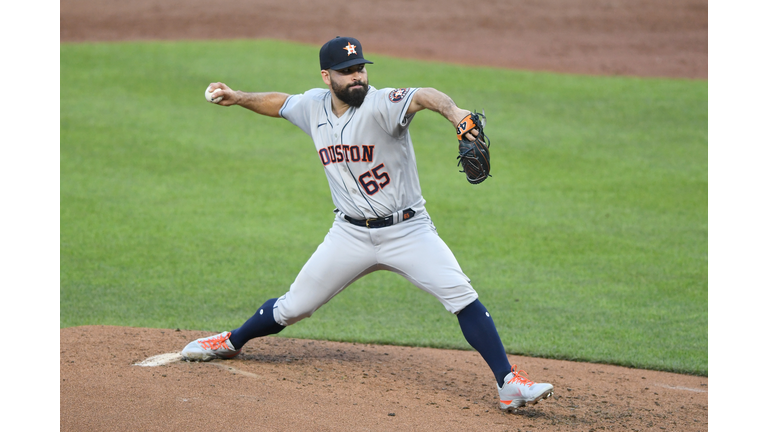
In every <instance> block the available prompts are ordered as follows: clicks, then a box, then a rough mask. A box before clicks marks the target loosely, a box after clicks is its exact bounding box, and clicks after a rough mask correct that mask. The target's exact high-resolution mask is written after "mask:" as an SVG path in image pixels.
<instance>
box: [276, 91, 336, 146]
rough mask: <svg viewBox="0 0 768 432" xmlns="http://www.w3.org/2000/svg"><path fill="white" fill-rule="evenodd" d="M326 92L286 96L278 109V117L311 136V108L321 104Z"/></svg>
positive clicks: (309, 92) (308, 92)
mask: <svg viewBox="0 0 768 432" xmlns="http://www.w3.org/2000/svg"><path fill="white" fill-rule="evenodd" d="M325 93H327V90H323V89H312V90H309V91H307V92H305V93H302V94H295V95H290V96H288V99H286V100H285V103H283V106H282V108H280V112H279V114H280V117H282V118H284V119H286V120H288V121H289V122H291V123H293V124H294V125H296V126H298V128H299V129H301V130H303V131H304V133H306V134H307V135H311V126H310V125H311V124H312V107H313V106H315V105H316V104H318V103H322V100H323V96H324V94H325Z"/></svg>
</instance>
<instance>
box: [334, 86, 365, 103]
mask: <svg viewBox="0 0 768 432" xmlns="http://www.w3.org/2000/svg"><path fill="white" fill-rule="evenodd" d="M358 84H360V85H362V86H363V87H362V88H359V89H354V90H353V89H350V88H349V87H352V86H354V85H358ZM349 87H346V88H341V86H339V85H337V84H336V82H334V81H333V80H331V88H333V93H335V94H336V97H337V98H339V100H340V101H342V102H344V103H345V104H347V105H349V106H351V107H355V108H360V105H362V104H363V101H364V100H365V96H366V95H368V83H365V82H360V81H357V82H354V83H352V84H350V85H349Z"/></svg>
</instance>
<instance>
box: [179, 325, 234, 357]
mask: <svg viewBox="0 0 768 432" xmlns="http://www.w3.org/2000/svg"><path fill="white" fill-rule="evenodd" d="M230 334H231V333H230V332H224V333H221V334H217V335H214V336H209V337H205V338H200V339H197V340H195V341H192V342H190V343H188V344H187V346H185V347H184V349H183V350H181V356H182V357H183V358H184V360H186V361H209V360H213V359H217V358H218V359H231V358H232V357H234V356H236V355H238V354H240V351H242V350H243V349H242V348H240V349H239V350H236V349H235V347H234V346H232V342H230V341H229V335H230Z"/></svg>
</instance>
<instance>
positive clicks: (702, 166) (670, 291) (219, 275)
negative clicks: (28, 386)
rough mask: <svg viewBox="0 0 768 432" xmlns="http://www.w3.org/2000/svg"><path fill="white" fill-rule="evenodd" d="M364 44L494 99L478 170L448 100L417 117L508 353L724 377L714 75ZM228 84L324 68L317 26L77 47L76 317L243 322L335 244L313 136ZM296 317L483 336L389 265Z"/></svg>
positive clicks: (329, 325)
mask: <svg viewBox="0 0 768 432" xmlns="http://www.w3.org/2000/svg"><path fill="white" fill-rule="evenodd" d="M368 56H370V57H371V59H372V60H373V61H374V62H375V64H374V65H371V66H369V78H370V81H371V84H372V85H374V86H376V87H379V88H381V87H420V86H429V87H435V88H438V89H440V90H442V91H444V92H446V93H448V94H449V95H451V96H452V97H453V99H454V100H455V101H456V102H457V103H458V105H459V106H461V107H464V108H468V109H478V110H479V109H485V110H486V113H487V114H488V117H489V120H488V121H489V126H488V128H489V129H488V131H489V135H490V136H491V140H492V146H491V150H492V155H493V171H492V172H493V178H492V179H490V180H488V181H486V182H485V183H483V184H481V185H479V186H472V185H469V184H468V183H467V182H466V180H465V179H464V177H463V174H460V173H459V172H458V168H456V167H455V163H456V161H455V157H456V148H457V146H456V143H455V142H454V140H453V138H452V136H453V135H452V132H451V130H452V129H451V126H450V124H449V123H448V122H447V121H446V120H444V119H443V118H442V117H440V116H439V115H437V114H434V113H430V112H423V113H419V114H418V115H417V116H416V119H415V121H414V123H413V124H412V127H411V134H412V136H413V140H414V142H415V147H416V154H417V158H418V162H419V172H420V175H421V182H422V183H421V185H422V190H423V193H424V196H425V198H426V199H427V201H428V204H427V207H428V209H429V211H430V214H431V216H432V218H433V220H434V221H435V224H436V226H437V228H438V231H439V232H440V234H441V236H442V237H443V238H444V239H445V241H446V242H447V243H448V245H449V246H450V247H451V248H452V249H453V251H454V253H455V255H456V257H457V258H458V260H459V262H460V263H461V265H462V267H463V269H464V271H465V273H467V274H468V275H469V276H470V277H471V278H472V280H473V285H474V286H475V288H476V289H477V291H478V292H479V293H480V297H481V300H482V301H483V303H484V304H485V305H486V306H487V307H488V308H489V310H490V311H491V313H492V314H493V317H494V320H495V322H496V324H497V326H498V328H499V332H500V334H501V336H502V339H503V340H504V342H505V345H506V347H507V350H508V351H509V352H510V353H515V354H525V355H534V356H542V357H550V358H562V359H575V360H583V361H595V362H606V363H613V364H620V365H627V366H635V367H643V368H652V369H660V370H668V371H675V372H685V373H692V374H701V375H707V373H708V368H707V364H708V362H707V346H708V344H707V121H708V120H707V82H706V81H689V80H665V79H638V78H626V77H588V76H571V75H560V74H547V73H531V72H519V71H509V70H500V69H491V68H468V67H462V66H454V65H445V64H439V63H424V62H416V61H407V60H399V59H393V58H387V57H384V56H377V55H375V54H373V53H372V54H369V55H368ZM211 81H223V82H226V83H228V84H229V85H230V86H231V87H233V88H236V89H242V90H249V91H269V90H276V91H283V92H287V93H298V92H302V91H305V90H307V89H309V88H313V87H322V86H323V83H322V81H321V80H320V74H319V66H318V65H317V47H313V46H306V45H299V44H289V43H283V42H274V41H255V42H254V41H225V42H164V43H112V44H62V45H61V288H60V290H61V292H60V297H61V303H60V325H61V327H69V326H76V325H86V324H109V325H121V326H145V327H161V328H184V329H199V330H210V331H221V330H226V329H230V328H233V327H236V326H239V325H240V324H241V323H242V322H243V321H244V320H245V319H247V318H248V317H250V316H251V314H252V313H253V312H254V311H255V309H256V308H257V307H258V306H259V305H261V303H262V302H263V301H264V300H265V299H267V298H271V297H276V296H279V295H281V294H283V293H284V292H285V290H287V288H288V286H289V285H290V284H291V282H292V281H293V278H294V277H295V275H296V273H298V271H299V270H300V268H301V266H302V265H303V264H304V262H305V261H306V259H307V258H308V257H309V256H310V255H311V253H312V252H313V251H314V249H315V248H316V247H317V245H318V244H319V243H320V242H321V241H322V239H323V237H324V236H325V233H326V232H327V230H328V228H329V227H330V225H331V222H332V219H333V213H332V210H333V204H332V202H331V199H330V192H329V190H328V184H327V181H326V180H325V176H324V175H323V172H322V166H321V164H320V163H318V161H317V156H316V155H315V152H314V150H313V146H312V143H311V141H310V139H309V137H307V136H306V135H304V134H303V133H302V132H301V131H300V130H299V129H298V128H295V127H294V126H292V125H291V124H290V123H288V122H287V121H285V120H280V119H269V118H265V117H260V116H257V115H255V114H253V113H251V112H249V111H247V110H244V109H241V108H238V107H233V108H222V107H218V106H214V105H212V104H209V103H206V102H205V101H204V99H203V91H204V90H205V87H206V85H207V84H208V83H210V82H211ZM280 336H285V337H302V338H313V339H328V340H343V341H358V342H375V343H385V344H405V345H415V346H433V347H450V348H462V349H464V348H466V349H469V346H468V344H467V343H466V342H465V341H464V339H463V337H462V335H461V332H460V330H459V326H458V325H457V323H456V318H455V317H454V316H452V315H451V314H450V313H448V312H446V311H445V310H444V309H443V308H442V306H441V305H440V303H439V302H437V301H436V300H434V299H432V298H431V297H430V296H429V295H427V294H425V293H422V292H421V291H419V290H418V289H416V288H414V287H413V286H411V285H410V284H408V283H407V282H406V281H405V280H403V279H401V278H399V277H398V276H396V275H393V274H389V273H384V272H379V273H376V274H373V275H370V276H368V277H366V278H364V279H362V280H360V281H358V282H357V283H355V284H354V285H353V286H352V287H350V288H348V289H347V290H346V291H345V292H343V293H341V294H340V295H339V296H338V297H337V298H336V299H334V300H333V301H332V302H330V303H329V304H328V305H326V306H325V307H324V308H322V309H320V310H319V311H318V312H317V313H316V314H315V316H313V317H312V318H311V319H309V320H307V321H304V322H302V323H299V324H297V325H295V326H291V327H289V328H288V329H286V330H285V331H284V332H282V333H281V334H280Z"/></svg>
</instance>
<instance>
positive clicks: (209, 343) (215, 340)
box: [200, 333, 229, 350]
mask: <svg viewBox="0 0 768 432" xmlns="http://www.w3.org/2000/svg"><path fill="white" fill-rule="evenodd" d="M227 338H229V333H227V334H224V335H220V334H219V335H216V336H211V337H209V338H207V339H204V340H202V341H200V345H202V346H203V348H205V349H209V350H217V349H221V348H229V347H228V346H227V345H226V343H224V342H225V341H226V340H227Z"/></svg>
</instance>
